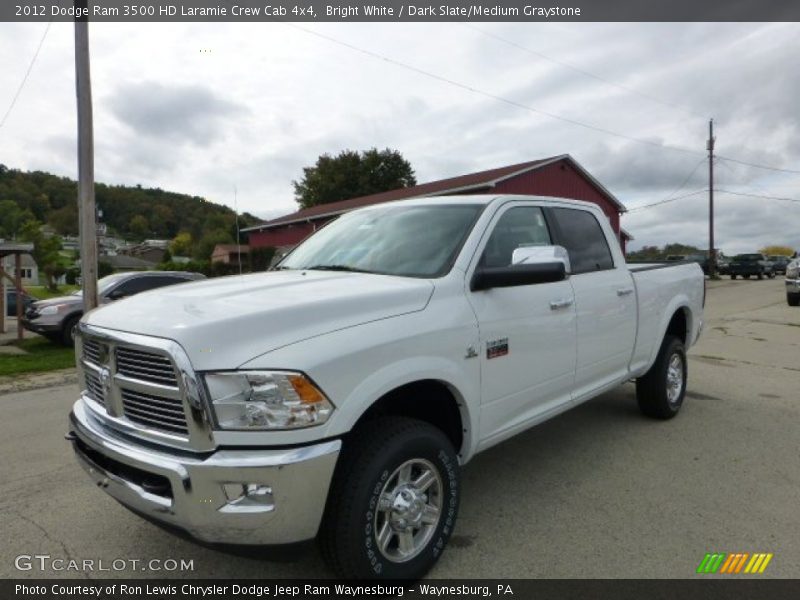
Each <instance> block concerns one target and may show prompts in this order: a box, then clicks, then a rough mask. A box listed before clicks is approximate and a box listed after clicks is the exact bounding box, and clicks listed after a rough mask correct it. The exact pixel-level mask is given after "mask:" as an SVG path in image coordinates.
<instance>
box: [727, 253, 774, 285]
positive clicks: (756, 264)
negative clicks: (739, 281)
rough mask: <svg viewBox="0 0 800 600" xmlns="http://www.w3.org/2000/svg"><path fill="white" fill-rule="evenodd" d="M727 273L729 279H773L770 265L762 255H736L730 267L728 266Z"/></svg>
mask: <svg viewBox="0 0 800 600" xmlns="http://www.w3.org/2000/svg"><path fill="white" fill-rule="evenodd" d="M728 273H729V274H730V276H731V279H736V278H737V277H738V276H741V277H743V278H744V279H750V277H751V276H752V277H758V278H759V279H764V277H769V278H773V277H775V271H773V269H772V263H771V262H770V261H769V260H767V257H766V256H764V255H763V254H756V253H753V254H737V255H736V256H734V257H733V259H731V263H730V265H728Z"/></svg>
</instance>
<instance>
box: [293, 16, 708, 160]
mask: <svg viewBox="0 0 800 600" xmlns="http://www.w3.org/2000/svg"><path fill="white" fill-rule="evenodd" d="M284 25H287V26H289V27H293V28H295V29H298V30H300V31H303V32H305V33H307V34H309V35H313V36H316V37H318V38H321V39H324V40H327V41H329V42H331V43H333V44H337V45H339V46H343V47H345V48H348V49H350V50H353V51H355V52H358V53H360V54H364V55H366V56H369V57H371V58H375V59H377V60H382V61H384V62H387V63H390V64H393V65H395V66H397V67H401V68H403V69H407V70H409V71H413V72H414V73H417V74H419V75H424V76H425V77H428V78H430V79H435V80H436V81H441V82H443V83H447V84H449V85H452V86H455V87H458V88H461V89H462V90H467V91H468V92H471V93H473V94H477V95H479V96H483V97H485V98H489V99H491V100H496V101H498V102H502V103H504V104H508V105H509V106H514V107H516V108H521V109H523V110H527V111H529V112H532V113H536V114H540V115H544V116H545V117H550V118H551V119H556V120H558V121H563V122H565V123H569V124H571V125H576V126H578V127H583V128H584V129H590V130H592V131H597V132H599V133H604V134H606V135H611V136H614V137H617V138H621V139H625V140H628V141H631V142H636V143H638V144H646V145H648V146H654V147H656V148H665V149H667V150H673V151H675V152H684V153H686V154H694V155H700V152H698V151H696V150H692V149H691V148H684V147H681V146H672V145H668V144H660V143H658V142H654V141H652V140H647V139H643V138H637V137H633V136H630V135H626V134H624V133H619V132H617V131H612V130H610V129H605V128H604V127H599V126H597V125H591V124H589V123H583V122H582V121H577V120H575V119H571V118H569V117H564V116H562V115H558V114H555V113H551V112H548V111H545V110H542V109H539V108H534V107H533V106H529V105H527V104H522V103H521V102H517V101H515V100H510V99H509V98H505V97H503V96H498V95H496V94H492V93H491V92H487V91H485V90H481V89H479V88H476V87H473V86H470V85H467V84H464V83H460V82H458V81H455V80H453V79H449V78H447V77H444V76H442V75H437V74H436V73H432V72H430V71H426V70H424V69H420V68H419V67H415V66H413V65H409V64H408V63H404V62H402V61H399V60H396V59H394V58H389V57H388V56H384V55H382V54H378V53H377V52H373V51H371V50H366V49H364V48H360V47H358V46H354V45H353V44H350V43H349V42H345V41H342V40H339V39H337V38H334V37H331V36H329V35H325V34H324V33H319V32H318V31H314V30H312V29H307V28H305V27H302V26H300V25H298V24H296V23H287V22H284Z"/></svg>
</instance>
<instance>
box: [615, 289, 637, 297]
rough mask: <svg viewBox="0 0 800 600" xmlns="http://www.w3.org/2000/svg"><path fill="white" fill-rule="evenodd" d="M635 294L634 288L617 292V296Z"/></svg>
mask: <svg viewBox="0 0 800 600" xmlns="http://www.w3.org/2000/svg"><path fill="white" fill-rule="evenodd" d="M632 293H633V288H620V289H618V290H617V296H627V295H628V294H632Z"/></svg>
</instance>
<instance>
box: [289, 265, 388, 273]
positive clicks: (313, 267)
mask: <svg viewBox="0 0 800 600" xmlns="http://www.w3.org/2000/svg"><path fill="white" fill-rule="evenodd" d="M304 270H305V271H344V272H347V273H374V272H375V271H368V270H366V269H359V268H357V267H350V266H348V265H311V266H310V267H305V268H304Z"/></svg>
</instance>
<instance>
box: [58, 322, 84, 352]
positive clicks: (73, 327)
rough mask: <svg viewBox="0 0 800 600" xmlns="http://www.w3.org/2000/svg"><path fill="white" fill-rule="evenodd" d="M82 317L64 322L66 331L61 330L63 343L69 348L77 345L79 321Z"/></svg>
mask: <svg viewBox="0 0 800 600" xmlns="http://www.w3.org/2000/svg"><path fill="white" fill-rule="evenodd" d="M80 320H81V315H75V316H73V317H69V318H68V319H66V320H65V321H64V329H62V330H61V343H62V344H63V345H65V346H67V347H69V348H72V347H73V346H74V345H75V334H76V333H77V331H78V321H80Z"/></svg>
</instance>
